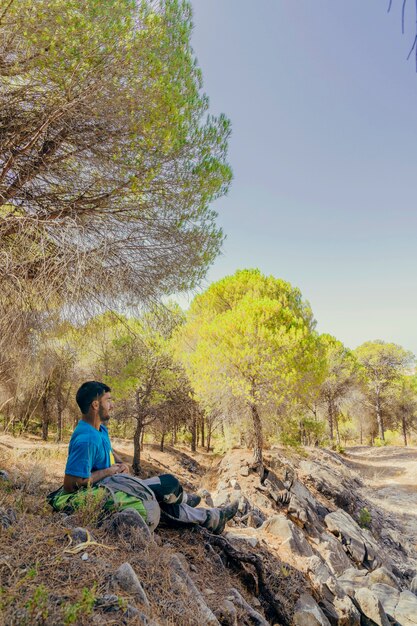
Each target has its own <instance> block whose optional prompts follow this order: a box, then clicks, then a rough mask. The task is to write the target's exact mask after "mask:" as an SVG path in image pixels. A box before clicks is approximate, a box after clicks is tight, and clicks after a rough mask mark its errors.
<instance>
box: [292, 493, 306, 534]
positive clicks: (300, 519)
mask: <svg viewBox="0 0 417 626" xmlns="http://www.w3.org/2000/svg"><path fill="white" fill-rule="evenodd" d="M288 515H289V517H290V518H291V519H292V520H293V521H294V522H295V523H296V524H298V525H299V526H301V527H302V528H303V527H304V526H305V525H306V522H307V520H308V515H307V509H306V507H305V506H304V503H303V502H302V501H301V500H300V499H299V498H298V497H297V496H296V495H294V494H292V495H291V497H290V502H289V504H288Z"/></svg>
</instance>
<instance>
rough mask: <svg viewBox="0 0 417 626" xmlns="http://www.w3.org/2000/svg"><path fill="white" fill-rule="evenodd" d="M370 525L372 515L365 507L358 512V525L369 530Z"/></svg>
mask: <svg viewBox="0 0 417 626" xmlns="http://www.w3.org/2000/svg"><path fill="white" fill-rule="evenodd" d="M371 523H372V515H371V513H370V512H369V511H368V509H367V508H366V506H365V507H363V509H361V510H360V511H359V519H358V524H359V526H360V527H361V528H370V527H371Z"/></svg>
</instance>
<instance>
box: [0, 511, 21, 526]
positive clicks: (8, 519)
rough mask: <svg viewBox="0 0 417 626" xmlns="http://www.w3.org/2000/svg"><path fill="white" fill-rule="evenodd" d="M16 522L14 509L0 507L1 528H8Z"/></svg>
mask: <svg viewBox="0 0 417 626" xmlns="http://www.w3.org/2000/svg"><path fill="white" fill-rule="evenodd" d="M16 522H17V515H16V512H15V511H14V509H12V508H8V509H5V508H3V507H0V526H2V527H3V528H9V526H13V524H15V523H16Z"/></svg>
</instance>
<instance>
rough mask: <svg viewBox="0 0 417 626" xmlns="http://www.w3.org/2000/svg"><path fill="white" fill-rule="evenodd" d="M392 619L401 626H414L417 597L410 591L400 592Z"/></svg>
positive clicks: (416, 622) (416, 618)
mask: <svg viewBox="0 0 417 626" xmlns="http://www.w3.org/2000/svg"><path fill="white" fill-rule="evenodd" d="M394 618H395V619H396V620H397V622H398V623H399V624H401V626H416V624H417V597H416V596H415V595H414V593H412V592H411V591H402V592H401V593H400V599H399V601H398V604H397V606H396V608H395V613H394Z"/></svg>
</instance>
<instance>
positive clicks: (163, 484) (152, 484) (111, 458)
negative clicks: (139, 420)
mask: <svg viewBox="0 0 417 626" xmlns="http://www.w3.org/2000/svg"><path fill="white" fill-rule="evenodd" d="M110 392H111V390H110V387H108V386H107V385H105V384H104V383H100V382H97V381H88V382H86V383H83V384H82V385H81V387H80V388H79V389H78V391H77V395H76V400H77V404H78V406H79V407H80V410H81V414H82V416H81V419H80V421H79V422H78V424H77V426H76V428H75V430H74V432H73V434H72V437H71V441H70V443H69V448H68V459H67V464H66V467H65V476H64V485H63V487H62V488H61V489H58V490H57V491H56V492H54V493H52V494H50V495H49V496H48V501H49V503H50V504H51V506H52V507H53V508H54V509H55V510H57V511H63V510H64V511H72V510H74V509H76V508H77V506H80V504H81V503H82V501H83V500H84V499H85V497H86V494H87V493H88V490H86V487H92V489H93V490H94V491H95V492H97V493H98V494H100V490H102V493H103V496H105V495H106V494H107V497H104V498H103V499H104V500H105V502H104V508H106V509H119V510H121V509H126V508H134V509H136V510H137V511H138V512H139V513H140V515H141V516H142V517H143V519H144V520H145V521H146V523H147V524H148V526H149V527H150V528H151V529H154V528H155V527H156V526H157V525H158V523H159V519H160V516H161V512H162V516H163V519H164V521H166V522H167V523H170V524H171V525H176V526H177V525H183V524H185V525H190V524H199V525H201V526H204V527H205V528H207V529H209V530H211V531H212V532H213V533H216V534H219V533H221V532H222V531H223V529H224V527H225V525H226V522H227V521H228V520H230V519H232V517H234V516H235V515H236V512H237V507H238V503H237V502H235V503H233V504H231V505H229V506H226V507H221V508H210V509H205V508H199V507H198V508H197V507H196V505H197V504H199V502H200V498H199V497H198V496H195V495H193V494H186V493H185V492H184V490H183V488H182V486H181V484H180V483H179V481H178V480H177V479H176V478H175V476H173V475H172V474H162V475H161V476H157V477H154V478H148V479H146V480H141V479H139V478H137V477H134V476H130V475H129V468H128V466H127V465H126V464H125V463H123V462H122V461H121V459H119V458H118V457H116V455H115V454H114V452H113V450H112V446H111V442H110V438H109V435H108V431H107V427H106V426H105V423H106V422H107V421H108V420H109V418H110V411H111V409H112V400H111V394H110ZM103 490H105V491H103Z"/></svg>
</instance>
